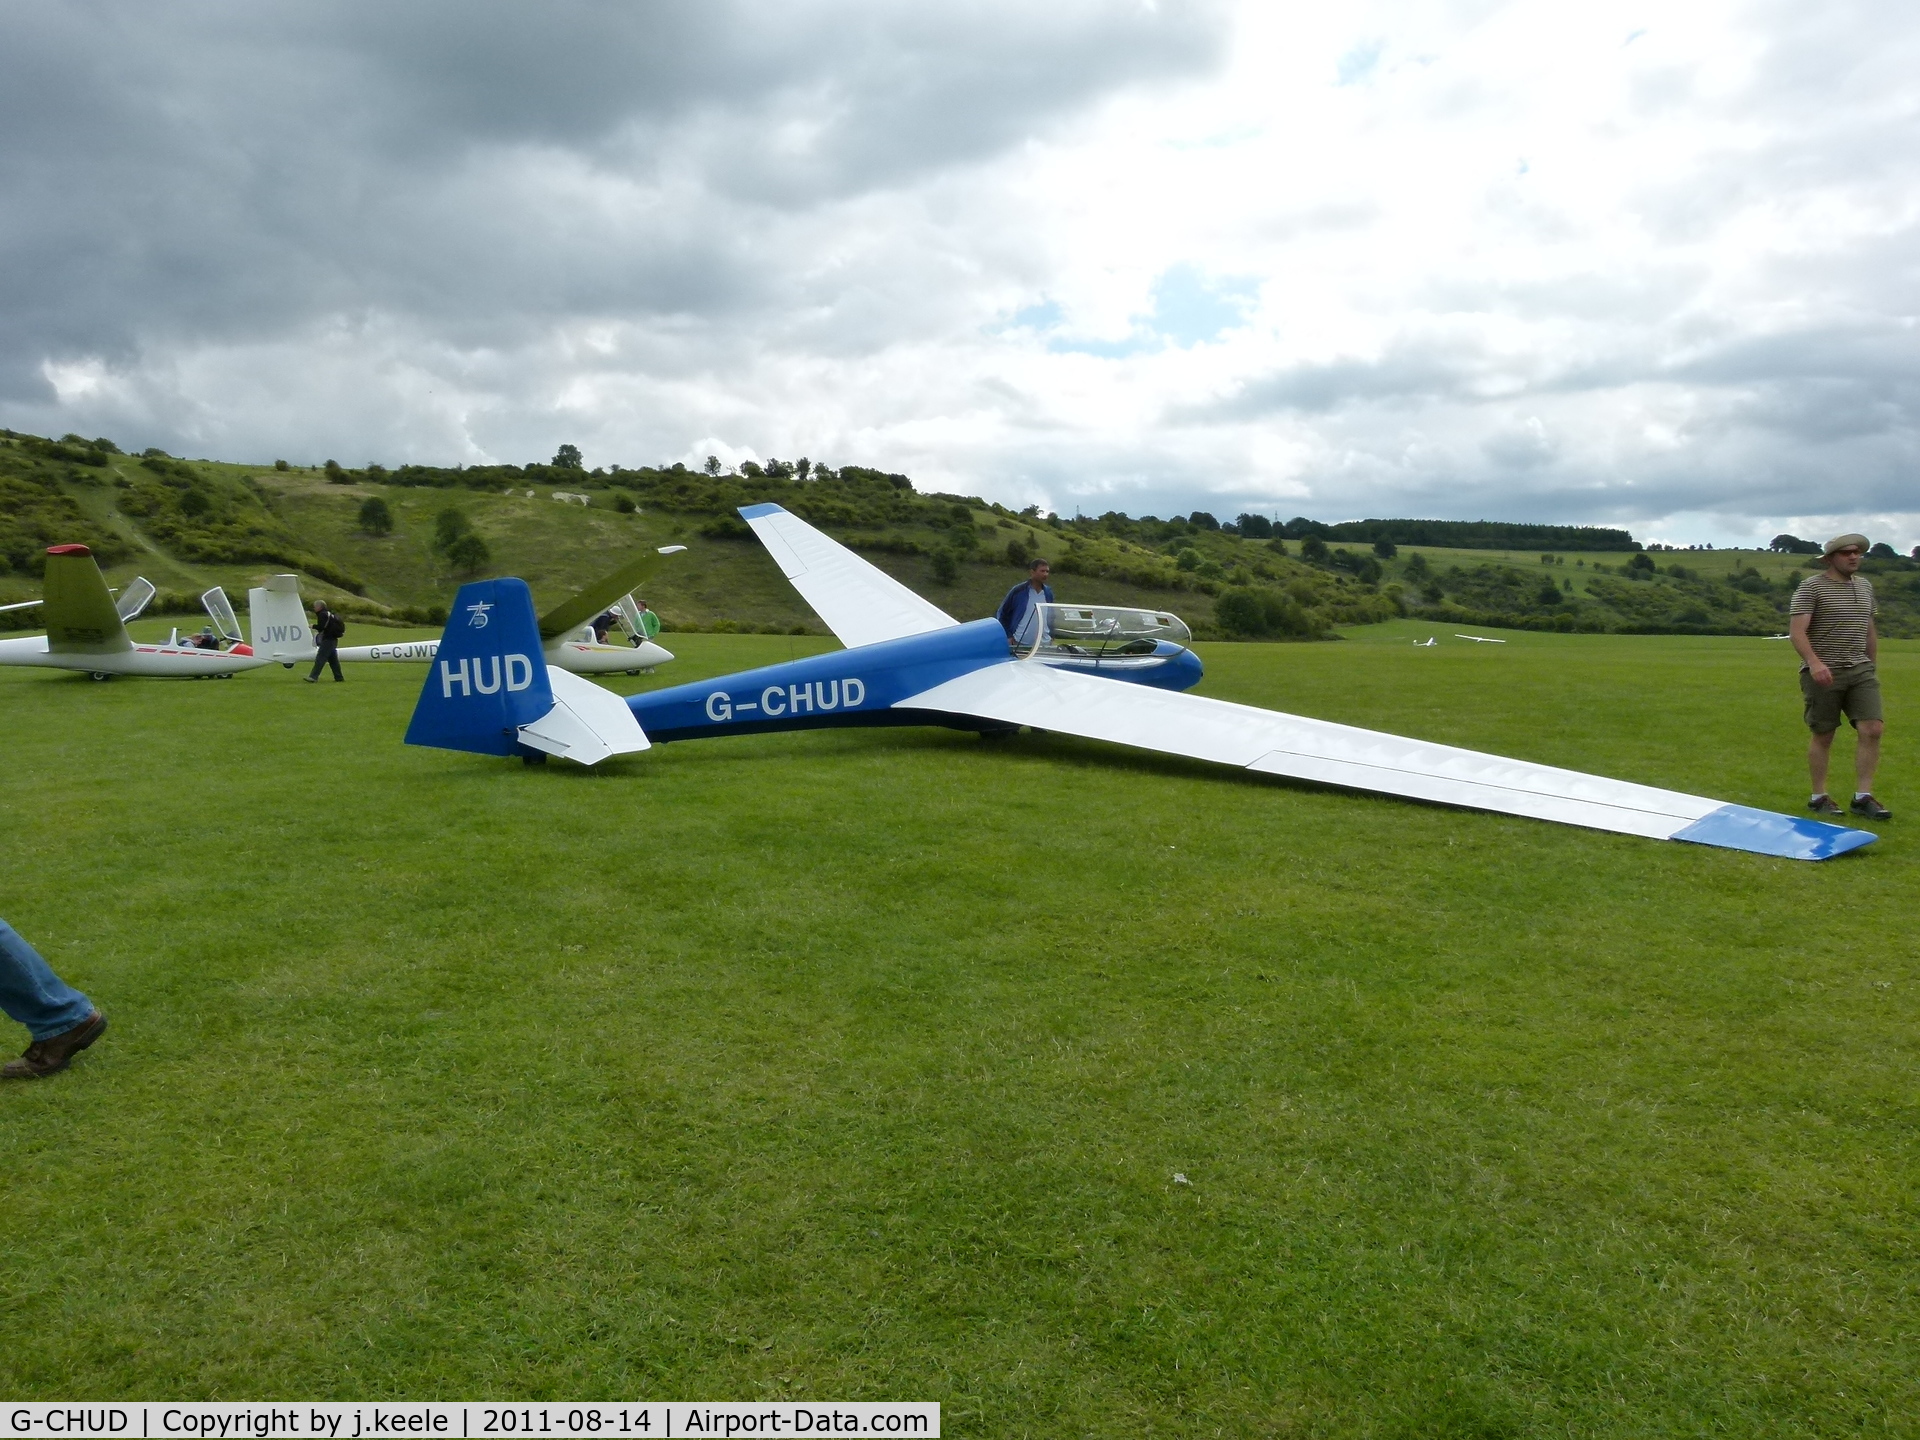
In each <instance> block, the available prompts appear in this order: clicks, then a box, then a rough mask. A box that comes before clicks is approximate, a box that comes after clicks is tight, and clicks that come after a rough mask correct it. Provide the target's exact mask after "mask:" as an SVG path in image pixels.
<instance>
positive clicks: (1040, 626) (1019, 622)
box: [999, 560, 1053, 647]
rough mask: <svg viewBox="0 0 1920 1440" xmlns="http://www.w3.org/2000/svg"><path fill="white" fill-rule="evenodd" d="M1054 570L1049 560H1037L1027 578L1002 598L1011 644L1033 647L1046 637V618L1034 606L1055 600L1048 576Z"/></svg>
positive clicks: (1003, 619) (1004, 625)
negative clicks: (1048, 562) (1048, 582)
mask: <svg viewBox="0 0 1920 1440" xmlns="http://www.w3.org/2000/svg"><path fill="white" fill-rule="evenodd" d="M1052 573H1053V567H1052V566H1050V565H1048V564H1047V562H1046V561H1044V560H1035V561H1034V562H1033V563H1032V564H1031V565H1029V566H1027V578H1026V580H1025V581H1024V582H1023V583H1021V584H1019V585H1016V586H1014V587H1013V589H1011V590H1009V591H1008V592H1007V598H1006V599H1004V600H1002V601H1001V602H1000V617H999V618H1000V628H1001V629H1002V630H1005V631H1006V632H1007V643H1008V644H1010V645H1019V646H1022V647H1031V646H1032V645H1034V644H1035V643H1036V642H1037V641H1041V640H1044V639H1046V638H1047V629H1046V622H1045V621H1044V620H1043V619H1042V618H1041V613H1040V611H1038V610H1036V609H1035V608H1034V606H1035V605H1038V604H1045V605H1051V604H1052V603H1053V587H1052V586H1051V585H1049V584H1047V576H1048V575H1050V574H1052Z"/></svg>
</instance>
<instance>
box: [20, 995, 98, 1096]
mask: <svg viewBox="0 0 1920 1440" xmlns="http://www.w3.org/2000/svg"><path fill="white" fill-rule="evenodd" d="M106 1029H107V1017H106V1016H104V1015H102V1014H101V1013H100V1012H99V1011H98V1010H96V1011H94V1012H93V1013H92V1014H91V1015H89V1016H87V1018H86V1019H84V1020H82V1021H81V1022H80V1023H79V1024H78V1025H76V1026H74V1027H73V1029H71V1030H69V1031H67V1032H66V1033H65V1034H63V1035H55V1036H52V1037H51V1038H49V1039H46V1040H36V1041H34V1042H33V1043H32V1044H31V1045H29V1046H27V1052H26V1054H24V1055H22V1056H21V1057H20V1058H19V1059H18V1060H9V1061H8V1062H7V1063H6V1064H5V1065H0V1079H7V1080H38V1079H40V1078H41V1077H42V1076H44V1075H53V1074H57V1073H58V1072H60V1071H62V1070H64V1069H66V1068H67V1066H68V1065H70V1064H72V1063H73V1057H74V1056H76V1055H78V1054H79V1053H80V1052H81V1051H82V1050H84V1049H86V1048H87V1046H89V1045H91V1044H93V1042H94V1041H96V1040H98V1039H99V1038H100V1037H101V1036H102V1035H104V1034H105V1033H106Z"/></svg>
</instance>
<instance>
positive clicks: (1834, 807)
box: [1787, 534, 1893, 820]
mask: <svg viewBox="0 0 1920 1440" xmlns="http://www.w3.org/2000/svg"><path fill="white" fill-rule="evenodd" d="M1866 553H1867V537H1866V536H1864V535H1852V534H1849V535H1836V536H1834V537H1833V539H1831V540H1829V541H1827V543H1826V546H1825V558H1826V568H1825V569H1824V570H1821V571H1819V572H1817V573H1815V574H1812V575H1809V576H1808V577H1807V578H1806V579H1805V580H1803V581H1801V582H1800V588H1799V589H1798V590H1795V591H1794V592H1793V604H1792V605H1791V606H1790V607H1789V609H1788V621H1787V635H1788V638H1789V639H1791V640H1792V641H1793V648H1794V649H1795V650H1797V651H1798V652H1799V654H1800V661H1801V664H1800V693H1801V696H1802V698H1804V700H1805V701H1806V711H1805V713H1806V721H1807V729H1808V730H1809V731H1811V732H1812V739H1811V740H1810V741H1809V742H1808V745H1807V769H1808V772H1809V773H1810V774H1811V776H1812V778H1813V796H1812V798H1811V799H1809V800H1808V801H1807V808H1808V809H1809V810H1811V811H1813V812H1814V813H1815V814H1817V815H1840V814H1844V813H1845V812H1844V811H1842V810H1841V808H1840V803H1839V801H1837V800H1835V799H1834V798H1833V797H1832V796H1831V795H1829V794H1827V766H1828V762H1829V761H1830V760H1831V759H1832V757H1833V737H1834V735H1835V734H1836V733H1837V732H1838V731H1839V729H1840V717H1841V716H1842V715H1845V716H1846V718H1847V719H1848V720H1849V721H1851V722H1852V724H1853V730H1854V736H1855V745H1854V756H1853V770H1854V792H1853V803H1852V804H1851V805H1850V806H1848V807H1847V808H1848V809H1850V810H1852V811H1853V813H1854V814H1856V815H1864V816H1866V817H1867V818H1868V819H1870V820H1887V819H1891V818H1892V816H1893V812H1892V811H1891V810H1889V809H1888V808H1887V807H1886V806H1884V805H1882V804H1881V803H1880V802H1879V801H1878V800H1877V799H1875V798H1874V794H1873V775H1874V771H1875V770H1876V769H1878V768H1879V765H1880V737H1881V736H1882V735H1883V734H1884V733H1885V731H1886V721H1885V719H1884V717H1883V715H1882V713H1881V707H1880V676H1879V672H1878V669H1877V668H1876V664H1875V662H1876V661H1877V660H1878V658H1879V653H1880V636H1879V632H1878V631H1877V630H1876V629H1875V627H1874V623H1873V616H1874V604H1873V582H1872V581H1871V580H1868V579H1867V578H1866V577H1865V576H1864V575H1862V574H1860V573H1859V571H1860V561H1861V559H1862V558H1863V557H1864V556H1865V555H1866Z"/></svg>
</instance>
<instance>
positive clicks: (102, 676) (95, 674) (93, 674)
mask: <svg viewBox="0 0 1920 1440" xmlns="http://www.w3.org/2000/svg"><path fill="white" fill-rule="evenodd" d="M87 678H88V679H89V680H111V679H112V678H113V677H112V676H111V675H109V674H107V672H106V671H104V670H90V671H88V672H87Z"/></svg>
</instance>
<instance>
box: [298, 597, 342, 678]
mask: <svg viewBox="0 0 1920 1440" xmlns="http://www.w3.org/2000/svg"><path fill="white" fill-rule="evenodd" d="M346 633H347V622H346V621H344V620H342V619H341V618H340V617H339V616H338V615H336V614H335V613H334V612H333V609H332V608H331V607H330V606H329V605H328V604H327V602H326V601H324V600H316V601H314V602H313V643H314V644H315V645H316V646H317V647H318V649H317V650H316V651H315V653H314V657H313V673H312V674H311V675H309V676H307V683H308V684H309V685H317V684H319V683H320V667H321V666H322V665H331V666H332V667H333V678H334V679H335V680H344V679H346V678H347V677H346V676H344V675H342V674H341V673H340V637H341V636H342V635H344V634H346Z"/></svg>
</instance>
